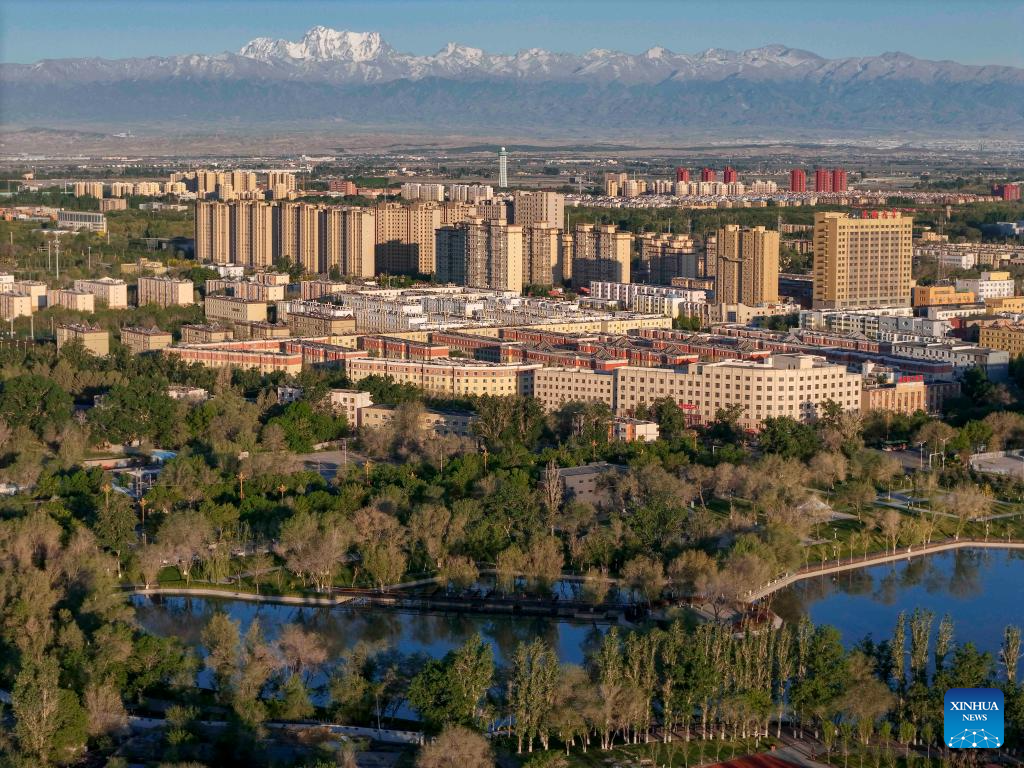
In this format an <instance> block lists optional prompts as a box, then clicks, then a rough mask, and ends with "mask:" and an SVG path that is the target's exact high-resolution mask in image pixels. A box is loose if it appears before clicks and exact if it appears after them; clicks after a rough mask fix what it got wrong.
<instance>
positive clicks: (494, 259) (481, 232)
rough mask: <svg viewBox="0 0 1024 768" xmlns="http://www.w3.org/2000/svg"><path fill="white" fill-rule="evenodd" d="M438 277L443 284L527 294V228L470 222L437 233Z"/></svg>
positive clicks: (439, 230) (490, 221) (487, 221)
mask: <svg viewBox="0 0 1024 768" xmlns="http://www.w3.org/2000/svg"><path fill="white" fill-rule="evenodd" d="M436 253H437V277H438V279H439V280H441V281H443V282H452V283H458V284H460V285H468V286H470V287H471V288H489V289H491V290H495V291H515V292H516V293H521V292H522V290H523V228H522V227H520V226H517V225H515V224H505V223H504V222H501V221H493V220H485V219H479V218H477V219H470V220H469V221H464V222H461V223H459V224H454V225H452V226H449V227H441V228H439V229H438V230H437V248H436Z"/></svg>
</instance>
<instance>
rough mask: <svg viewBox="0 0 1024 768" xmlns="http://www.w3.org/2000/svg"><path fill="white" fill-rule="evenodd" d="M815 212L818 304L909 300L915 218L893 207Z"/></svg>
mask: <svg viewBox="0 0 1024 768" xmlns="http://www.w3.org/2000/svg"><path fill="white" fill-rule="evenodd" d="M864 213H865V215H863V216H862V217H859V218H854V217H851V216H850V215H849V214H846V213H839V212H835V211H828V212H825V213H816V214H815V215H814V270H813V277H814V308H815V309H856V308H871V307H905V306H909V305H910V289H911V276H910V269H911V262H912V260H913V240H912V238H913V228H914V220H913V219H912V218H911V217H910V216H903V215H901V214H900V213H898V212H895V211H891V212H890V211H882V212H877V211H875V212H872V213H871V215H870V216H869V215H867V214H868V212H867V211H865V212H864Z"/></svg>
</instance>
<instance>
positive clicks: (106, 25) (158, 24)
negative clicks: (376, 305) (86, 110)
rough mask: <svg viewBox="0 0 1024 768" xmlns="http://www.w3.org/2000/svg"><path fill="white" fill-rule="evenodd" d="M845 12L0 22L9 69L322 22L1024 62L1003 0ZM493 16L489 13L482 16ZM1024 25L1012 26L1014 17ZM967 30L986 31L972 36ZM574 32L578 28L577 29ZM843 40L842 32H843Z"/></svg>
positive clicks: (17, 13) (390, 6) (644, 45)
mask: <svg viewBox="0 0 1024 768" xmlns="http://www.w3.org/2000/svg"><path fill="white" fill-rule="evenodd" d="M873 5H874V6H876V7H877V8H878V9H879V10H880V11H883V10H884V12H879V13H864V12H863V11H864V6H859V7H858V8H857V9H856V11H855V12H854V11H846V10H842V9H840V7H839V6H826V7H825V8H822V7H820V4H819V5H812V4H810V3H807V2H800V1H799V0H791V1H790V2H782V3H776V4H773V5H772V6H771V9H770V10H768V9H766V8H765V6H763V5H761V4H758V3H753V2H749V1H748V0H737V1H736V2H731V3H728V4H725V5H716V6H714V7H710V6H704V5H698V4H693V3H674V4H670V3H665V2H641V3H630V4H618V3H611V2H603V1H601V2H594V3H588V4H587V5H586V10H587V13H584V14H581V13H580V8H581V4H579V3H562V4H542V3H539V2H534V0H525V1H524V2H519V3H515V4H512V5H503V4H498V3H490V2H484V3H474V4H473V5H472V8H473V12H472V13H470V12H468V10H469V6H468V4H467V3H464V2H457V1H454V0H448V1H446V2H439V3H426V2H416V1H415V0H390V1H388V2H377V3H367V2H351V3H350V2H346V3H336V2H307V3H302V4H301V5H298V6H297V5H296V4H293V3H284V2H279V1H274V0H260V1H258V2H253V3H247V4H245V7H246V9H247V12H246V13H244V14H240V13H239V12H238V9H239V6H240V3H239V2H234V1H232V0H214V1H213V2H206V3H203V6H202V7H203V14H204V17H205V18H206V19H207V22H208V23H204V24H203V25H202V26H201V27H193V26H186V25H182V24H181V23H180V21H181V15H182V5H181V4H180V3H171V2H163V1H162V0H157V1H155V2H150V3H147V4H146V6H145V12H144V13H138V12H137V11H138V8H137V7H135V6H133V7H132V9H131V10H132V11H133V12H132V13H126V12H125V11H126V10H127V4H126V3H125V2H124V0H98V2H89V3H86V2H80V1H78V0H53V2H47V3H28V2H21V0H15V1H13V2H7V3H5V21H4V22H3V23H2V24H0V61H4V62H13V63H31V62H35V61H39V60H42V59H53V58H78V57H103V58H128V57H138V56H159V55H173V54H188V53H204V54H216V53H222V52H228V51H230V52H235V51H237V50H238V49H239V48H240V47H241V46H243V45H244V44H245V43H247V42H248V41H249V40H251V39H253V38H256V37H270V38H285V39H297V38H301V36H302V34H303V33H304V32H305V31H306V30H307V29H309V28H310V27H313V26H317V25H323V26H328V27H333V28H336V29H346V30H351V31H359V32H370V31H373V32H379V33H380V34H381V36H382V37H383V38H384V39H385V40H386V41H387V42H388V43H389V44H390V45H392V46H393V47H394V48H395V49H396V50H398V51H402V52H406V53H411V54H416V55H427V54H433V53H436V52H437V51H438V50H441V49H442V48H444V46H445V45H446V44H447V43H449V42H457V43H460V44H464V45H471V46H475V47H480V48H483V49H484V50H486V51H488V52H491V53H514V52H515V51H517V50H523V49H528V48H544V49H548V50H552V51H558V52H566V53H574V54H579V53H584V52H586V51H588V50H591V49H595V48H598V49H609V50H616V51H625V52H629V53H634V54H636V53H640V52H643V51H645V50H647V49H649V48H652V47H658V46H661V47H665V48H668V49H670V50H672V51H676V52H680V53H697V52H701V51H704V50H707V49H709V48H722V49H728V50H743V49H750V48H758V47H762V46H766V45H772V44H782V45H786V46H789V47H793V48H801V49H806V50H809V51H812V52H814V53H816V54H819V55H821V56H823V57H827V58H845V57H862V56H876V55H880V54H883V53H886V52H893V51H899V52H902V53H907V54H909V55H911V56H915V57H918V58H923V59H930V60H946V59H950V60H954V61H957V62H960V63H964V64H976V65H977V64H999V65H1009V66H1018V67H1019V66H1024V53H1022V52H1021V51H1020V48H1019V46H1018V45H1017V44H1016V42H1017V40H1016V38H1017V33H1016V30H1019V29H1020V28H1021V24H1024V3H1021V2H1017V1H1016V0H1014V1H1012V2H1009V1H1008V2H996V3H989V4H988V5H987V6H985V7H983V8H979V7H977V5H976V4H971V3H967V2H960V1H959V0H955V1H954V2H947V3H944V4H943V13H942V14H934V13H926V11H927V10H928V9H927V4H925V3H922V2H916V1H910V2H901V3H897V4H886V5H885V6H884V9H883V7H882V6H881V5H880V4H870V3H869V4H868V7H869V8H870V7H871V6H873ZM481 11H485V12H481ZM1015 22H1016V23H1015ZM966 26H969V27H972V28H980V27H984V28H985V34H984V35H965V34H963V31H964V29H965V27H966ZM569 29H571V30H572V34H571V35H567V34H566V32H567V30H569ZM837 31H838V32H841V34H837Z"/></svg>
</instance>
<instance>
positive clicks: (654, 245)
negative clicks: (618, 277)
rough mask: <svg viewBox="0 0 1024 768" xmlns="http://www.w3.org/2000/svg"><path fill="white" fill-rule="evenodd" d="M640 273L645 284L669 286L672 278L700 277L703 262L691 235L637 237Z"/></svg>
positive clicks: (643, 235)
mask: <svg viewBox="0 0 1024 768" xmlns="http://www.w3.org/2000/svg"><path fill="white" fill-rule="evenodd" d="M636 240H637V245H638V247H639V252H640V270H641V273H642V277H640V276H638V279H645V280H646V282H648V283H652V284H654V285H670V284H671V283H672V278H673V277H700V276H702V275H703V274H704V268H703V264H702V262H703V259H702V258H701V254H700V253H699V252H698V250H697V246H696V244H695V243H694V241H693V238H692V237H690V236H689V235H669V234H654V233H653V232H645V233H643V234H641V235H638V236H637V238H636Z"/></svg>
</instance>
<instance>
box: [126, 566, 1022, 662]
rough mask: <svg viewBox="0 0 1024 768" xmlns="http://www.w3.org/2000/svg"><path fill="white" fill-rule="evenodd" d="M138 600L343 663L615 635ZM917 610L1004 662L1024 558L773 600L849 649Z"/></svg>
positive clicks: (836, 585) (507, 622)
mask: <svg viewBox="0 0 1024 768" xmlns="http://www.w3.org/2000/svg"><path fill="white" fill-rule="evenodd" d="M132 600H133V603H134V605H135V609H136V615H137V617H138V620H139V623H140V624H141V626H142V627H143V628H144V629H146V630H147V631H149V632H152V633H154V634H157V635H164V636H167V635H175V636H177V637H180V638H181V639H182V640H184V641H185V642H187V643H189V644H192V645H195V646H199V645H200V636H201V633H202V630H203V627H204V626H205V625H206V623H207V622H208V621H209V620H210V617H211V616H212V615H213V614H214V613H215V612H217V611H223V612H226V613H227V614H228V615H229V616H231V617H232V618H234V619H236V620H237V621H239V622H240V624H241V630H242V632H243V633H244V632H245V631H247V630H248V628H249V626H250V625H251V623H252V622H253V621H254V620H255V619H259V622H260V625H261V626H262V628H263V632H264V634H265V635H266V636H267V637H268V638H270V639H273V638H275V637H276V636H277V635H278V633H279V632H280V630H281V628H282V627H283V626H285V625H287V624H291V623H297V624H301V625H302V626H303V627H305V628H306V629H308V630H310V631H315V632H317V633H319V634H320V635H321V636H322V638H323V639H324V642H325V644H326V646H327V649H328V653H329V658H331V659H338V658H344V657H345V656H346V655H347V651H348V650H349V649H350V648H352V647H353V646H354V645H355V644H356V643H359V642H362V643H366V644H370V645H371V646H372V647H373V648H374V649H376V650H378V651H381V652H384V651H389V650H390V651H399V652H401V653H402V654H417V653H418V654H425V655H428V656H433V657H441V656H443V655H444V654H445V653H447V652H448V651H450V650H452V649H453V648H457V647H458V646H460V645H461V644H462V643H463V642H464V641H465V640H466V639H467V638H468V637H470V636H471V635H472V634H473V633H475V632H479V633H480V634H481V636H483V638H484V639H485V640H488V641H489V642H490V643H491V644H492V646H493V647H494V651H495V661H496V662H497V663H499V664H500V663H503V662H505V661H506V660H508V659H509V658H510V657H511V655H512V654H513V653H514V651H515V648H516V646H517V645H518V644H519V643H520V642H522V641H529V640H532V639H533V638H535V637H542V638H544V639H545V640H547V641H548V642H549V643H550V644H551V645H552V647H554V648H555V650H556V651H557V653H558V656H559V659H560V660H562V661H566V662H574V663H577V664H578V663H581V662H582V661H583V660H584V658H585V656H586V655H587V654H588V653H590V652H591V651H592V650H594V649H595V648H596V647H597V646H598V644H599V643H600V641H601V637H602V635H603V634H604V632H606V631H607V630H608V626H607V625H603V624H602V625H598V624H594V623H590V622H584V621H572V620H561V619H549V618H534V617H522V616H517V617H513V616H490V615H483V614H440V613H412V612H401V611H393V610H386V609H378V610H364V609H345V608H308V607H296V606H288V605H273V604H270V603H248V602H243V601H239V600H231V599H225V600H221V599H212V598H192V597H162V598H155V599H152V598H149V597H143V596H134V597H133V598H132ZM918 607H920V608H924V609H927V610H930V611H932V612H933V613H934V614H935V622H934V628H937V627H938V622H939V619H940V618H941V617H942V615H943V614H945V613H949V614H950V615H951V616H952V617H953V621H954V624H955V632H954V640H956V641H957V642H960V643H963V642H967V641H971V642H973V643H974V644H975V645H977V646H978V647H979V648H980V649H981V650H985V651H990V652H992V653H993V654H995V653H997V651H998V649H999V644H1000V641H1001V639H1002V635H1003V629H1004V627H1005V626H1006V625H1007V624H1017V625H1020V626H1022V628H1024V553H1020V552H1015V551H1008V550H980V549H978V550H967V549H965V550H959V551H954V552H943V553H939V554H935V555H930V556H928V557H924V558H916V559H914V560H905V561H902V562H899V563H892V564H887V565H879V566H874V567H871V568H864V569H861V570H858V571H850V572H847V573H842V574H837V575H835V576H822V577H818V578H814V579H808V580H806V581H803V582H800V583H798V584H795V585H793V586H791V587H788V588H786V589H785V590H782V591H780V592H779V593H777V594H776V595H775V597H774V599H773V600H772V608H773V609H774V610H775V611H776V612H777V613H778V614H779V615H780V616H782V617H783V618H784V619H786V620H787V621H797V620H799V619H800V617H801V616H803V615H807V616H809V617H810V619H811V620H812V621H813V622H814V623H816V624H832V625H833V626H835V627H837V628H838V629H839V631H840V632H841V633H842V637H843V642H844V643H846V644H847V645H851V644H853V643H855V642H857V641H858V640H860V639H861V638H863V637H865V636H867V635H871V636H872V637H874V638H875V639H876V640H882V639H885V638H887V637H889V635H890V634H891V632H892V629H893V627H894V626H895V624H896V616H897V614H899V612H900V611H906V612H907V614H908V615H909V614H910V613H911V612H912V611H913V610H914V609H915V608H918ZM934 628H933V631H934Z"/></svg>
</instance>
